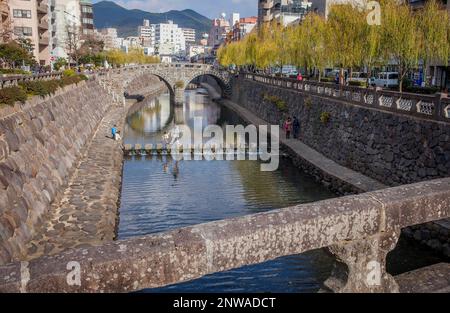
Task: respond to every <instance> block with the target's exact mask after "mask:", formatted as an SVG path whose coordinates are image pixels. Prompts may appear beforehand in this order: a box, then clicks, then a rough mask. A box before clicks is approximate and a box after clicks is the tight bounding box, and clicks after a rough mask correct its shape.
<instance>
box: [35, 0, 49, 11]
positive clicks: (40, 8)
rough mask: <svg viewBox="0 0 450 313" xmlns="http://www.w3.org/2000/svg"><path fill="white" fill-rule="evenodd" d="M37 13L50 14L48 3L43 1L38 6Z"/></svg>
mask: <svg viewBox="0 0 450 313" xmlns="http://www.w3.org/2000/svg"><path fill="white" fill-rule="evenodd" d="M37 12H38V14H47V13H48V6H47V2H45V1H42V2H40V3H39V4H38V6H37Z"/></svg>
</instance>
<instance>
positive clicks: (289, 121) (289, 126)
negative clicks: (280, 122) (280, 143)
mask: <svg viewBox="0 0 450 313" xmlns="http://www.w3.org/2000/svg"><path fill="white" fill-rule="evenodd" d="M283 128H284V131H285V132H286V139H290V138H291V132H292V119H291V118H290V117H288V118H287V120H286V122H285V123H284V127H283Z"/></svg>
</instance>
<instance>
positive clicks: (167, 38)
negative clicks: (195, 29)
mask: <svg viewBox="0 0 450 313" xmlns="http://www.w3.org/2000/svg"><path fill="white" fill-rule="evenodd" d="M154 27H155V47H156V50H157V51H158V53H159V54H171V55H184V54H185V53H186V39H185V38H184V33H183V29H182V28H180V27H178V25H177V24H174V23H173V21H168V22H167V23H161V24H154Z"/></svg>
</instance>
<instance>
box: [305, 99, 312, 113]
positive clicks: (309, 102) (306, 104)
mask: <svg viewBox="0 0 450 313" xmlns="http://www.w3.org/2000/svg"><path fill="white" fill-rule="evenodd" d="M311 106H312V99H311V97H307V98H306V99H305V107H306V108H307V109H308V110H309V109H311Z"/></svg>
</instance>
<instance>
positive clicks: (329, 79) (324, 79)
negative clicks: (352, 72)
mask: <svg viewBox="0 0 450 313" xmlns="http://www.w3.org/2000/svg"><path fill="white" fill-rule="evenodd" d="M320 81H321V82H322V83H334V82H335V79H334V78H333V77H322V78H320Z"/></svg>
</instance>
